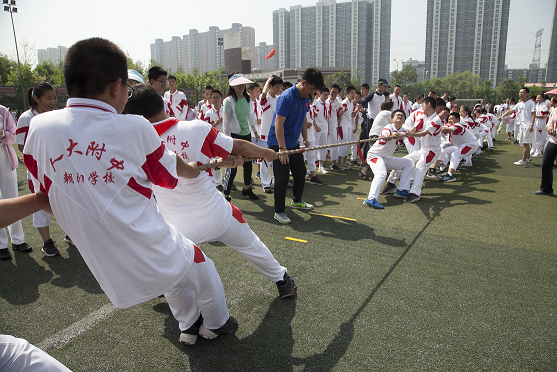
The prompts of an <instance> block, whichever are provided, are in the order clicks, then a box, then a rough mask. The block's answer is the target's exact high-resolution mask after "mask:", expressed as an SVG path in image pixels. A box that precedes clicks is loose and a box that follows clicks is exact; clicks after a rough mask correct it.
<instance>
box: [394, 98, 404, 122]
mask: <svg viewBox="0 0 557 372" xmlns="http://www.w3.org/2000/svg"><path fill="white" fill-rule="evenodd" d="M391 103H392V102H391ZM397 112H402V115H404V120H406V113H405V112H404V110H401V109H396V110H394V111H393V112H392V114H391V119H392V118H394V117H395V114H396V113H397Z"/></svg>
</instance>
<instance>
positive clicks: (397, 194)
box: [393, 189, 410, 199]
mask: <svg viewBox="0 0 557 372" xmlns="http://www.w3.org/2000/svg"><path fill="white" fill-rule="evenodd" d="M409 194H410V193H409V192H408V191H406V190H400V189H399V190H396V191H395V193H394V194H393V196H394V197H395V198H400V199H404V198H406V197H407V196H408V195H409Z"/></svg>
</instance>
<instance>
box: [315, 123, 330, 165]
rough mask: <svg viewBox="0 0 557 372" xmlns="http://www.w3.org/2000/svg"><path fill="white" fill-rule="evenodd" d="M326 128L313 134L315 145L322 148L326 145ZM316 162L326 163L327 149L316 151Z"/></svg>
mask: <svg viewBox="0 0 557 372" xmlns="http://www.w3.org/2000/svg"><path fill="white" fill-rule="evenodd" d="M327 137H328V135H327V128H326V127H325V128H321V132H317V131H316V132H315V145H316V146H324V145H326V144H327ZM317 160H319V161H323V162H325V161H327V149H322V150H317Z"/></svg>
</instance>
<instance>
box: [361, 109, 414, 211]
mask: <svg viewBox="0 0 557 372" xmlns="http://www.w3.org/2000/svg"><path fill="white" fill-rule="evenodd" d="M405 120H406V114H405V113H404V111H403V110H395V111H393V113H392V114H391V124H388V125H387V126H386V127H385V128H383V131H382V132H381V136H380V139H379V140H377V141H376V142H375V143H374V144H373V146H372V147H371V149H369V151H368V153H367V163H368V164H369V167H370V168H371V171H372V172H373V181H372V182H371V187H370V189H369V195H368V197H367V199H366V200H365V201H364V205H365V206H368V207H372V208H375V209H383V206H382V205H381V204H379V202H378V201H377V196H378V195H379V191H380V190H381V186H383V183H384V182H385V179H386V178H387V170H388V169H391V170H400V171H401V175H400V184H399V188H398V189H397V190H396V191H395V196H397V197H400V198H406V197H407V196H408V195H409V193H408V190H410V178H411V177H412V172H414V162H413V161H412V160H410V159H406V158H399V157H395V156H392V155H393V152H395V149H396V145H397V140H401V139H403V138H404V137H405V136H404V134H405V133H406V131H405V130H404V129H402V125H403V124H404V122H405ZM391 136H392V137H394V138H392V139H382V137H391Z"/></svg>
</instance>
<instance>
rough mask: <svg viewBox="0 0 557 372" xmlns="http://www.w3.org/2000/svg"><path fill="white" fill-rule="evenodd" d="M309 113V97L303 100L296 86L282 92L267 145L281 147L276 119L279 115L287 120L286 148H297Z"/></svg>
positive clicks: (284, 125) (285, 132)
mask: <svg viewBox="0 0 557 372" xmlns="http://www.w3.org/2000/svg"><path fill="white" fill-rule="evenodd" d="M308 111H309V97H306V98H302V97H301V96H300V93H299V92H298V89H297V88H296V85H294V86H292V87H291V88H288V89H287V90H285V91H284V92H282V94H281V95H280V96H279V98H278V100H277V107H276V109H275V112H274V113H273V123H272V124H271V129H269V136H268V138H267V145H269V146H273V145H274V146H278V145H279V144H278V142H277V135H276V134H275V118H276V117H277V115H280V116H284V117H285V118H286V119H285V120H284V124H283V127H284V141H285V143H286V147H287V148H293V147H296V146H297V145H298V138H299V137H300V133H301V132H302V126H303V125H304V119H305V117H306V113H307V112H308Z"/></svg>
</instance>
